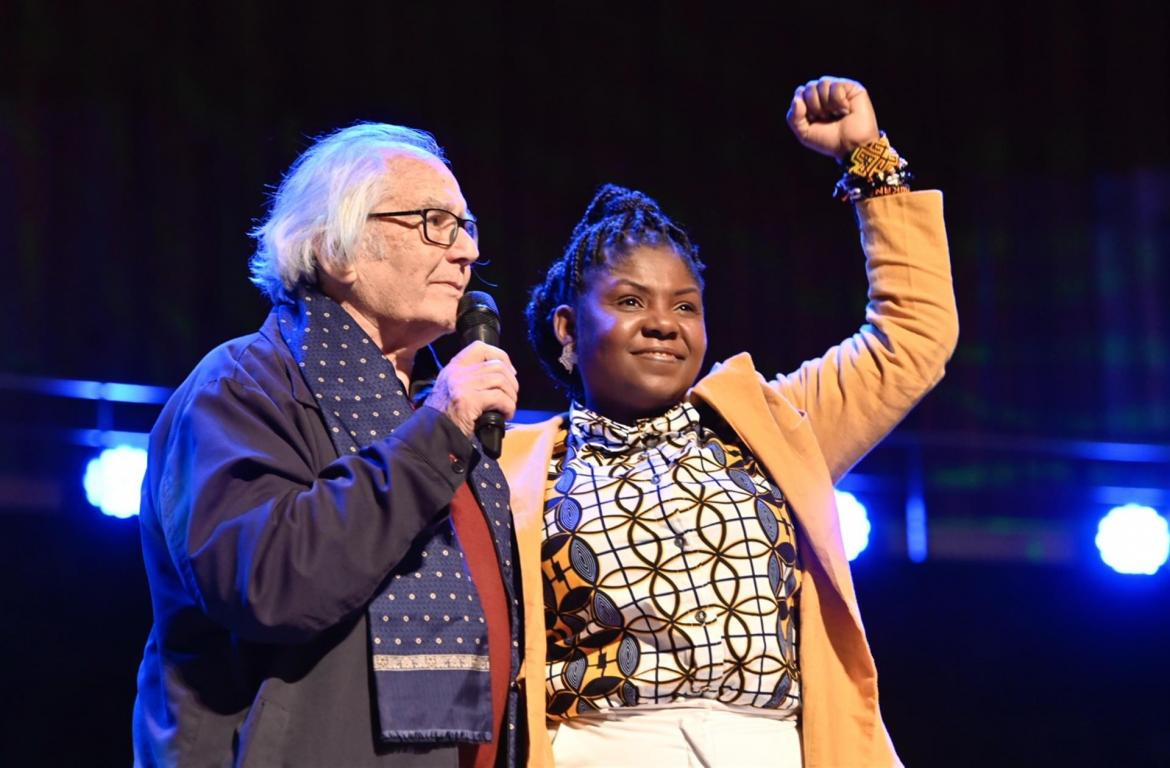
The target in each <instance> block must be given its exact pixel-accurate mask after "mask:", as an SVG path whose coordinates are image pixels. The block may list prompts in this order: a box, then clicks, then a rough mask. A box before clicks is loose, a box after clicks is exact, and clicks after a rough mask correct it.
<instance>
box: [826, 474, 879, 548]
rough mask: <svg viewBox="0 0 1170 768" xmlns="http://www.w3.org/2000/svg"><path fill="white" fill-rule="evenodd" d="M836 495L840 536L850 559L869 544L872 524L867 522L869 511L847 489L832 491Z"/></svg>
mask: <svg viewBox="0 0 1170 768" xmlns="http://www.w3.org/2000/svg"><path fill="white" fill-rule="evenodd" d="M834 493H835V494H836V495H837V515H838V517H839V518H840V520H841V538H842V539H844V541H845V554H846V555H848V556H849V559H850V560H856V559H857V556H858V555H860V554H861V553H862V552H864V551H865V548H866V547H868V546H869V532H870V531H871V530H872V529H873V526H871V525H870V524H869V513H868V512H867V511H866V509H865V505H864V504H862V503H861V502H860V501H858V500H857V497H856V496H854V495H853V494H852V493H849V492H848V491H834Z"/></svg>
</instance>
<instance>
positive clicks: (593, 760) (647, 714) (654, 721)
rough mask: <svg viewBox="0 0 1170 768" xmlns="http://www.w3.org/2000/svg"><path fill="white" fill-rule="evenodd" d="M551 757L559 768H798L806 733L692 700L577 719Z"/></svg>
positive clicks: (559, 733)
mask: <svg viewBox="0 0 1170 768" xmlns="http://www.w3.org/2000/svg"><path fill="white" fill-rule="evenodd" d="M550 730H551V729H550ZM553 757H554V759H555V761H556V765H557V768H601V767H602V766H604V767H605V768H619V767H621V766H630V767H631V768H633V767H634V766H644V767H645V768H659V766H662V767H663V768H675V766H677V767H678V768H749V766H767V767H768V768H800V766H801V757H800V732H799V729H798V728H797V722H796V720H795V719H788V720H781V719H779V718H777V717H773V716H769V715H767V714H755V713H752V712H745V711H744V710H743V709H742V708H732V707H728V706H726V705H724V704H720V703H719V702H717V701H713V700H710V699H689V700H687V701H686V702H680V703H678V704H674V705H670V706H663V707H632V708H627V709H615V710H610V711H607V712H604V713H597V714H592V715H579V716H577V717H574V718H572V719H570V720H568V721H566V722H564V723H561V725H560V727H559V728H557V729H556V732H555V734H553Z"/></svg>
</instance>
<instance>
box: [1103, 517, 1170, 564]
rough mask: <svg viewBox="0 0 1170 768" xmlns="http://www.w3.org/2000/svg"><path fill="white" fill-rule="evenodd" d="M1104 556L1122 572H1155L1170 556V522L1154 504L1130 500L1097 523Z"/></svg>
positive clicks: (1105, 560)
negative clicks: (1148, 504) (1145, 504)
mask: <svg viewBox="0 0 1170 768" xmlns="http://www.w3.org/2000/svg"><path fill="white" fill-rule="evenodd" d="M1096 541H1097V549H1098V550H1099V551H1100V553H1101V559H1102V560H1103V561H1104V562H1105V564H1106V565H1108V566H1109V567H1110V568H1112V569H1113V570H1115V571H1117V572H1118V573H1132V574H1144V575H1146V576H1150V575H1153V574H1154V573H1155V572H1156V571H1157V570H1158V569H1159V568H1161V567H1162V564H1163V563H1165V562H1166V559H1167V557H1168V556H1170V525H1168V524H1167V522H1166V518H1164V517H1162V516H1161V515H1159V514H1158V512H1157V511H1156V510H1154V509H1153V508H1152V507H1145V506H1142V505H1141V504H1126V505H1125V506H1121V507H1114V508H1113V509H1111V510H1109V512H1108V514H1106V515H1105V517H1103V518H1101V522H1100V523H1098V524H1097V539H1096Z"/></svg>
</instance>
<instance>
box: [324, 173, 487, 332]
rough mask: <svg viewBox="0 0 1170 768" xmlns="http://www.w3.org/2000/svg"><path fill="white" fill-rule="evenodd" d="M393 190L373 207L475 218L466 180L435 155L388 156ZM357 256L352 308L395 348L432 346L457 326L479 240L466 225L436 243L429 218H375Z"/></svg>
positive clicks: (367, 326) (388, 177) (389, 187)
mask: <svg viewBox="0 0 1170 768" xmlns="http://www.w3.org/2000/svg"><path fill="white" fill-rule="evenodd" d="M386 190H387V191H386V192H385V194H384V195H383V196H382V197H381V198H379V199H378V200H377V202H376V203H375V205H374V208H373V211H372V212H374V213H376V212H385V211H409V210H415V209H418V208H442V209H445V210H448V211H450V212H451V213H454V214H455V215H456V216H459V217H461V218H467V216H468V210H467V201H466V200H464V199H463V193H462V192H461V191H460V190H459V182H457V181H456V180H455V176H454V175H452V173H451V171H450V170H449V169H448V168H447V166H445V165H443V163H442V162H440V161H439V160H437V159H434V158H432V157H428V156H422V155H413V154H395V155H391V156H390V157H388V158H387V159H386ZM355 256H356V258H355V260H354V265H353V270H354V282H353V284H352V286H351V289H350V291H349V294H350V295H349V297H348V301H347V302H346V303H347V304H349V306H348V307H347V309H349V310H350V311H351V313H353V314H354V315H355V317H357V319H358V322H359V323H360V324H361V325H362V326H363V327H364V328H365V329H366V331H367V332H370V330H371V328H370V326H371V325H372V326H374V327H375V328H377V331H378V335H377V336H375V337H374V338H375V340H377V341H379V343H380V344H381V345H382V349H383V351H384V352H392V351H394V350H395V349H402V348H407V347H419V346H423V345H426V344H429V343H430V342H432V341H434V340H435V339H437V338H438V337H439V336H442V335H443V334H445V333H450V332H451V331H453V330H454V329H455V315H456V310H457V308H458V305H459V299H460V297H461V296H462V295H463V291H464V289H465V288H466V287H467V282H468V280H469V279H470V277H471V265H472V264H473V263H474V262H475V260H476V259H478V258H479V246H478V244H477V243H476V242H475V240H473V239H472V238H471V237H470V236H469V235H468V234H467V232H465V231H463V230H462V229H461V230H459V233H458V236H457V237H456V238H455V242H454V243H453V244H452V245H451V246H449V247H443V246H441V245H436V244H434V243H431V242H428V241H427V240H426V239H425V238H424V237H423V222H422V217H421V216H400V217H394V218H386V219H369V220H368V221H367V222H366V226H365V232H364V234H363V236H362V239H361V243H360V244H359V246H358V250H357V253H356V254H355ZM371 335H373V334H371Z"/></svg>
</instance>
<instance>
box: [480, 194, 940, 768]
mask: <svg viewBox="0 0 1170 768" xmlns="http://www.w3.org/2000/svg"><path fill="white" fill-rule="evenodd" d="M857 209H858V218H859V221H860V227H861V242H862V247H863V249H864V251H865V255H866V269H867V273H868V276H869V303H868V305H867V308H866V323H865V325H863V326H862V327H861V329H860V330H859V331H858V332H857V333H855V334H853V335H852V336H851V337H850V338H848V339H846V340H845V341H843V342H842V343H840V344H838V345H837V346H835V347H833V348H832V349H830V350H829V351H828V352H826V353H825V354H824V355H822V356H821V357H820V358H817V359H815V360H810V361H808V362H806V363H804V364H803V365H801V366H800V368H799V369H798V370H796V371H795V372H794V373H790V374H787V375H778V376H776V377H775V378H773V379H771V380H766V379H765V378H764V377H763V376H762V375H761V374H760V373H759V372H757V371H756V369H755V366H754V364H753V363H752V359H751V356H750V355H748V354H746V353H741V354H739V355H736V356H735V357H732V358H731V359H729V360H727V361H725V362H724V363H722V364H720V365H716V366H715V368H714V369H713V370H712V372H711V373H710V374H708V375H707V376H705V377H703V378H702V379H700V380H699V382H698V383H697V384H696V385H695V386H694V387H693V388H692V389H691V391H690V392H689V394H688V396H687V397H688V399H689V400H691V401H692V402H700V401H701V402H705V403H706V404H708V405H709V406H710V407H711V408H713V409H714V410H715V411H716V412H718V413H719V414H720V416H722V417H723V419H725V420H726V421H727V423H728V424H729V425H730V426H731V427H732V428H733V429H734V430H735V432H736V433H737V434H738V435H739V437H740V439H741V440H743V442H744V443H745V444H746V445H747V447H748V448H749V449H750V450H751V451H752V453H753V454H755V456H756V458H757V459H758V460H759V461H760V462H761V463H762V464H763V465H764V467H765V468H766V469H767V471H768V474H769V475H770V476H771V478H772V479H773V480H774V481H775V482H776V483H777V485H779V486H780V487H781V489H782V490H783V491H784V494H785V496H786V497H787V498H788V501H789V505H790V509H791V512H792V515H793V517H794V518H795V522H796V527H797V536H798V540H797V546H798V547H799V549H800V551H801V559H802V562H803V564H804V567H805V573H804V578H803V581H802V582H801V583H802V587H801V589H802V594H801V597H800V614H799V615H800V623H799V625H798V626H799V628H800V630H799V631H800V639H799V662H800V671H801V696H802V702H803V703H802V707H803V708H802V714H801V738H802V744H803V747H802V749H803V753H804V765H805V767H806V768H838V767H841V768H845V767H849V768H852V767H853V766H859V767H866V768H868V767H869V766H899V765H901V762H900V761H899V759H898V756H897V754H896V753H895V751H894V748H893V745H892V744H891V742H890V738H889V735H888V734H887V732H886V728H885V725H884V723H883V722H882V718H881V711H880V709H879V706H878V690H877V670H876V668H875V667H874V661H873V656H872V655H871V654H870V651H869V644H868V642H867V641H866V638H865V630H864V628H863V627H862V623H861V615H860V613H859V611H858V607H857V598H856V596H855V594H854V591H853V581H852V578H851V576H850V572H849V561H848V558H847V557H846V555H845V549H844V547H843V545H842V542H841V530H840V527H839V524H838V519H837V508H836V504H835V502H834V496H833V485H834V483H835V482H836V481H837V480H839V479H840V478H841V477H842V476H843V475H844V474H845V473H846V472H847V471H848V470H849V468H850V467H852V466H853V465H854V464H855V463H856V462H857V461H858V460H859V459H861V457H862V456H864V455H865V453H866V452H867V451H869V450H870V449H871V448H872V447H873V446H874V445H875V444H876V443H877V442H878V441H880V440H881V439H882V438H883V437H884V436H885V435H886V434H887V433H888V432H889V431H890V430H891V429H892V428H893V427H894V425H896V424H897V423H898V422H899V421H900V420H901V419H902V417H903V416H905V415H906V413H907V412H908V411H909V410H910V409H911V408H913V407H914V405H915V404H916V403H917V402H918V401H919V400H920V399H921V398H922V397H923V395H925V394H926V393H927V392H928V391H929V390H930V389H931V388H932V387H933V386H934V385H935V384H936V383H937V382H938V381H939V379H940V378H942V375H943V368H944V366H945V364H946V362H947V360H948V359H949V358H950V356H951V353H952V351H953V350H954V347H955V343H956V340H957V338H958V315H957V313H956V309H955V299H954V293H953V289H952V285H951V271H950V259H949V254H948V250H947V241H946V232H945V230H944V227H943V216H942V195H941V193H939V192H933V191H931V192H912V193H908V194H902V195H894V196H890V197H882V198H875V199H872V200H868V201H865V202H862V203H860V204H858V206H857ZM564 439H565V427H564V418H563V417H562V416H558V417H556V418H553V419H550V420H548V421H545V422H542V423H540V424H533V425H527V426H522V427H517V428H514V429H511V430H509V431H508V433H507V438H506V439H505V440H504V455H503V457H502V458H501V463H502V465H503V468H504V472H505V474H506V475H507V477H508V484H509V486H510V487H511V491H512V512H513V515H514V517H515V521H516V538H517V544H518V546H519V550H520V569H521V573H522V579H523V588H524V622H525V647H524V652H525V662H524V671H523V675H524V678H525V679H526V681H528V684H527V686H526V688H527V690H528V693H529V695H528V696H527V702H526V706H527V714H528V723H529V726H530V736H531V747H530V750H529V751H530V756H529V761H528V764H529V765H533V766H544V765H552V763H553V759H552V748H551V743H550V741H549V739H548V737H547V735H546V731H545V728H543V727H542V725H543V724H544V723H545V696H544V685H543V681H544V679H545V647H546V646H545V642H546V640H545V625H544V605H543V590H542V588H541V567H540V566H541V563H540V545H541V538H542V535H543V507H544V492H545V481H546V476H547V471H548V465H549V460H550V458H551V456H552V452H553V448H554V446H556V445H557V444H558V443H560V442H562V441H564Z"/></svg>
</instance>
